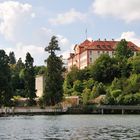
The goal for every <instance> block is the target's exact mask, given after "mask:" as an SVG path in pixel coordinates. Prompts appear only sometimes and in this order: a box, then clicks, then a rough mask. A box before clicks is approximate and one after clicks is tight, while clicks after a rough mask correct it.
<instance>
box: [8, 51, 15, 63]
mask: <svg viewBox="0 0 140 140" xmlns="http://www.w3.org/2000/svg"><path fill="white" fill-rule="evenodd" d="M9 64H11V65H13V64H16V58H15V54H14V52H10V53H9Z"/></svg>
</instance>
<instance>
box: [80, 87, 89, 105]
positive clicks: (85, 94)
mask: <svg viewBox="0 0 140 140" xmlns="http://www.w3.org/2000/svg"><path fill="white" fill-rule="evenodd" d="M90 94H91V90H90V89H88V88H85V89H84V90H83V93H82V100H83V104H84V105H86V104H87V103H88V101H89V99H90Z"/></svg>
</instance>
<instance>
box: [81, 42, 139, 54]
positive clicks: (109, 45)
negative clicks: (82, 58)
mask: <svg viewBox="0 0 140 140" xmlns="http://www.w3.org/2000/svg"><path fill="white" fill-rule="evenodd" d="M118 43H119V41H99V40H97V41H92V42H90V41H87V40H85V41H84V42H83V43H81V44H80V45H79V47H83V46H84V45H85V47H86V48H85V49H83V51H85V50H86V49H92V50H106V51H114V50H115V48H116V46H117V44H118ZM128 47H129V48H131V49H132V50H133V51H139V50H140V48H139V47H138V46H136V45H135V44H134V43H132V42H130V41H129V42H128ZM83 51H82V52H83Z"/></svg>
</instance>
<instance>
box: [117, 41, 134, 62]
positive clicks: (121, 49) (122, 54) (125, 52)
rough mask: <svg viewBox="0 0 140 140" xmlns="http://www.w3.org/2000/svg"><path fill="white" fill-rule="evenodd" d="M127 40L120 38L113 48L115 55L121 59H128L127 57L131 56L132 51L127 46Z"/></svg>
mask: <svg viewBox="0 0 140 140" xmlns="http://www.w3.org/2000/svg"><path fill="white" fill-rule="evenodd" d="M127 44H128V42H127V41H126V40H125V39H122V40H121V41H120V42H119V43H118V44H117V47H116V50H115V57H116V58H117V59H118V60H119V61H122V60H123V59H128V58H129V57H131V56H133V54H134V53H133V51H132V50H131V49H129V48H128V46H127Z"/></svg>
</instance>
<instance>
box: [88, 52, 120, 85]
mask: <svg viewBox="0 0 140 140" xmlns="http://www.w3.org/2000/svg"><path fill="white" fill-rule="evenodd" d="M90 73H91V76H92V77H93V79H94V80H95V81H98V82H103V83H110V82H111V81H112V80H113V79H114V78H115V77H118V75H119V70H118V67H117V61H116V60H115V59H114V58H110V56H109V55H108V54H102V55H101V56H100V57H99V58H98V59H97V60H96V61H95V63H94V64H93V65H91V67H90Z"/></svg>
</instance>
